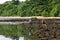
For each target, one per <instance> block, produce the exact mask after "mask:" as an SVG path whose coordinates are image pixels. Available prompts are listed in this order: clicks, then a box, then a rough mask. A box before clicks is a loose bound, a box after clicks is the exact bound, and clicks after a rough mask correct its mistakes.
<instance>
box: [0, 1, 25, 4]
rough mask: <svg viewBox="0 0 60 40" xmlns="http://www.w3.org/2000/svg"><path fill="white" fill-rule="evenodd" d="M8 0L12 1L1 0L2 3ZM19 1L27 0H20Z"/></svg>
mask: <svg viewBox="0 0 60 40" xmlns="http://www.w3.org/2000/svg"><path fill="white" fill-rule="evenodd" d="M6 1H12V0H0V4H2V3H4V2H6ZM19 1H25V0H19Z"/></svg>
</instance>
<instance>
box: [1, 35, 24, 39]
mask: <svg viewBox="0 0 60 40" xmlns="http://www.w3.org/2000/svg"><path fill="white" fill-rule="evenodd" d="M0 40H12V39H11V38H9V37H5V36H3V35H0ZM19 40H24V37H19Z"/></svg>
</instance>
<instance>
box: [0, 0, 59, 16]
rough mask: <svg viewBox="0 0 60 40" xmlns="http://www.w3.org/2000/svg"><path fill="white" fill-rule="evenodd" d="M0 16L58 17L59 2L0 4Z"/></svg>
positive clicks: (57, 0)
mask: <svg viewBox="0 0 60 40" xmlns="http://www.w3.org/2000/svg"><path fill="white" fill-rule="evenodd" d="M0 16H60V0H30V1H29V0H26V1H25V2H19V0H16V1H15V0H12V1H7V2H5V3H4V4H0Z"/></svg>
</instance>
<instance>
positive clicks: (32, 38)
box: [0, 19, 60, 40]
mask: <svg viewBox="0 0 60 40" xmlns="http://www.w3.org/2000/svg"><path fill="white" fill-rule="evenodd" d="M45 21H46V23H45V24H42V23H41V20H35V19H33V20H32V21H31V22H30V24H20V25H0V34H2V35H5V36H9V37H11V38H13V39H16V40H19V37H20V36H24V37H25V40H49V39H51V40H53V39H56V40H58V39H59V38H60V27H59V26H60V25H59V22H57V21H59V20H45ZM54 21H55V22H54ZM57 23H58V24H57Z"/></svg>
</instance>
